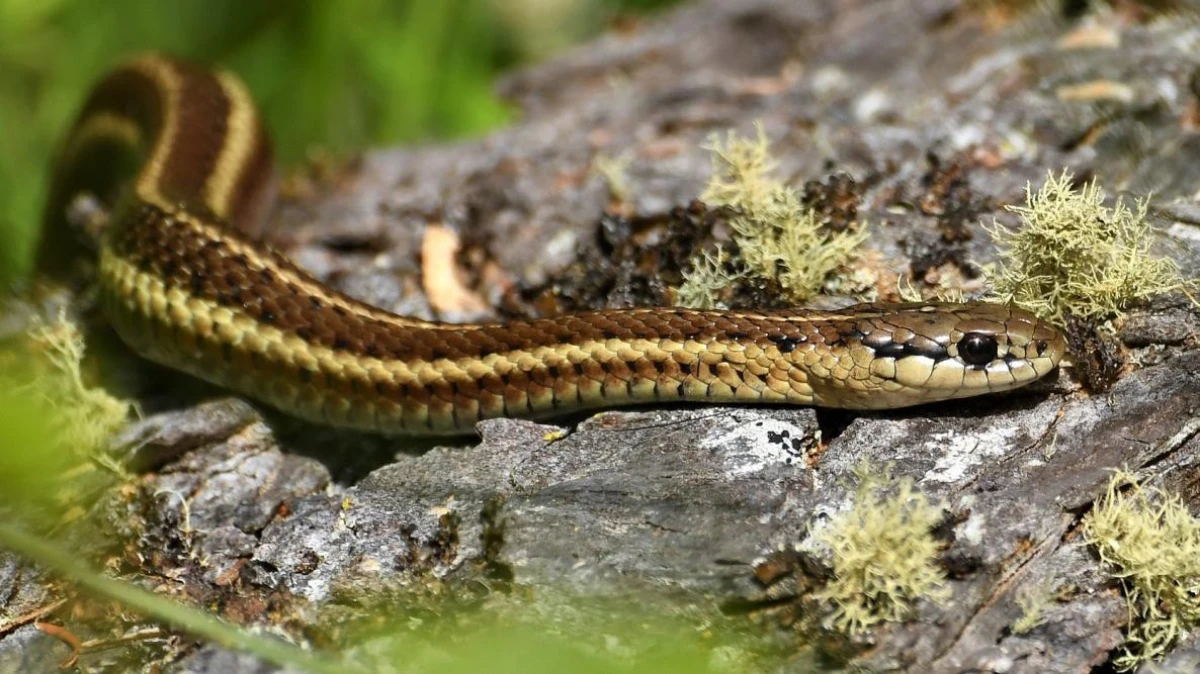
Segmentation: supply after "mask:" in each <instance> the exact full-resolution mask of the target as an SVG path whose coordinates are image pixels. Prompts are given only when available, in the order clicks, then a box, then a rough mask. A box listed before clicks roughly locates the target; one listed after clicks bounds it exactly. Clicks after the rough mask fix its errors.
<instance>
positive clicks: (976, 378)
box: [848, 303, 1066, 409]
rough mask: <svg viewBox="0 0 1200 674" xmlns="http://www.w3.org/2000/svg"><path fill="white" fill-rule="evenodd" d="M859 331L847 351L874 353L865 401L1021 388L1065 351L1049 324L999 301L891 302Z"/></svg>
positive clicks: (903, 401)
mask: <svg viewBox="0 0 1200 674" xmlns="http://www.w3.org/2000/svg"><path fill="white" fill-rule="evenodd" d="M858 308H859V309H863V308H865V307H858ZM853 333H856V334H855V336H856V337H857V339H855V340H850V341H851V342H852V343H851V344H850V346H849V349H848V351H849V352H850V353H851V354H852V355H855V351H856V350H861V349H864V348H865V349H866V350H869V351H870V352H871V358H870V360H869V361H868V362H867V364H866V367H865V368H864V369H866V370H867V373H869V376H866V377H865V379H864V380H863V382H864V385H863V388H864V389H867V390H869V391H870V392H871V393H872V395H863V396H856V397H857V398H858V399H859V401H860V402H861V403H862V406H863V407H864V408H876V409H878V408H891V407H901V406H904V405H911V404H913V403H914V402H932V401H937V400H949V399H953V398H965V397H968V396H973V395H979V394H983V393H995V392H998V391H1005V390H1008V389H1013V388H1017V387H1019V386H1023V385H1025V384H1028V383H1030V382H1032V381H1034V380H1036V379H1038V378H1040V377H1042V376H1043V375H1045V374H1047V373H1048V372H1050V371H1051V370H1053V369H1054V368H1055V367H1056V366H1057V365H1058V363H1059V361H1060V360H1061V359H1062V357H1063V355H1064V354H1065V352H1066V339H1065V337H1064V336H1063V334H1062V333H1061V332H1059V331H1058V330H1057V329H1056V328H1055V327H1054V326H1052V325H1051V324H1050V323H1048V322H1047V321H1044V320H1042V319H1039V318H1038V317H1037V316H1034V315H1033V314H1031V313H1029V312H1026V311H1023V310H1021V309H1016V308H1013V307H1008V306H1004V305H1000V304H982V303H972V304H940V303H932V304H910V305H899V306H897V305H890V306H888V308H887V311H880V312H878V313H874V314H867V317H865V318H863V319H861V320H859V321H857V322H856V324H855V326H854V329H853ZM853 342H857V343H853ZM857 355H859V356H860V358H859V359H856V362H862V360H865V359H863V358H862V357H861V354H857ZM867 373H864V374H867Z"/></svg>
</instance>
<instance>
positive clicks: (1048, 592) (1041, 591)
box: [1009, 583, 1055, 634]
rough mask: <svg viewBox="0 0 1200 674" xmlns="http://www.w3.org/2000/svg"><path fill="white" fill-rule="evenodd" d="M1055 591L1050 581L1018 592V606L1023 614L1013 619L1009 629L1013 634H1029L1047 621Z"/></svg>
mask: <svg viewBox="0 0 1200 674" xmlns="http://www.w3.org/2000/svg"><path fill="white" fill-rule="evenodd" d="M1054 598H1055V592H1054V588H1053V586H1052V585H1051V584H1050V583H1043V584H1039V585H1032V586H1029V587H1026V588H1023V589H1022V590H1021V591H1019V592H1018V593H1017V608H1020V609H1021V616H1020V617H1019V618H1017V619H1016V620H1014V621H1013V623H1012V625H1010V626H1009V629H1010V630H1011V631H1012V633H1013V634H1028V633H1030V632H1032V631H1033V630H1035V629H1037V628H1038V627H1039V626H1041V625H1042V624H1043V623H1045V622H1046V609H1047V608H1049V607H1050V605H1051V603H1052V602H1053V601H1054Z"/></svg>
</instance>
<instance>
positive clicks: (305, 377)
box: [296, 367, 312, 384]
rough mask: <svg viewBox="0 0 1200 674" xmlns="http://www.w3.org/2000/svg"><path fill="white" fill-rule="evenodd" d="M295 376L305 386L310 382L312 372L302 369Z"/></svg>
mask: <svg viewBox="0 0 1200 674" xmlns="http://www.w3.org/2000/svg"><path fill="white" fill-rule="evenodd" d="M296 376H297V377H299V378H300V381H302V382H304V383H305V384H307V383H309V382H310V381H312V370H309V369H306V368H303V367H302V368H300V370H299V371H297V373H296Z"/></svg>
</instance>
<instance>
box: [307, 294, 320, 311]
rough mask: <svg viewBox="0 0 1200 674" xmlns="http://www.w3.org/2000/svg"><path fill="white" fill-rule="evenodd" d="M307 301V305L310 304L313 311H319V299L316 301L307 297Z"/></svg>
mask: <svg viewBox="0 0 1200 674" xmlns="http://www.w3.org/2000/svg"><path fill="white" fill-rule="evenodd" d="M308 301H309V303H310V304H312V305H313V309H320V308H321V300H319V299H317V298H315V297H309V298H308Z"/></svg>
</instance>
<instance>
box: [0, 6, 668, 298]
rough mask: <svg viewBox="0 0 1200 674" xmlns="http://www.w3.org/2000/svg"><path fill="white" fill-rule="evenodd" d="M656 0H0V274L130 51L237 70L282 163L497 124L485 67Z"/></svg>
mask: <svg viewBox="0 0 1200 674" xmlns="http://www.w3.org/2000/svg"><path fill="white" fill-rule="evenodd" d="M672 1H673V0H428V1H424V0H347V1H345V2H339V1H337V0H290V1H287V2H280V1H278V0H170V1H169V2H148V1H146V0H0V241H4V245H3V246H0V265H3V270H4V272H6V273H3V274H0V280H3V279H5V278H13V277H19V276H22V275H23V274H24V273H26V272H27V271H28V261H29V255H30V250H31V246H32V245H33V242H34V240H35V238H36V229H37V226H38V223H39V221H40V218H41V210H42V200H43V198H44V185H45V180H46V177H47V174H48V172H49V170H50V164H51V158H52V156H53V151H54V147H55V143H56V142H57V140H58V139H59V138H60V137H61V135H62V133H63V131H64V130H65V128H66V126H67V125H68V124H69V123H70V121H71V119H72V118H73V116H74V114H75V112H76V109H77V108H78V106H79V104H80V102H81V100H82V99H83V97H84V96H85V95H86V93H87V89H88V87H89V86H90V85H91V83H92V82H93V81H94V80H95V79H96V78H97V77H98V76H99V75H100V74H101V73H103V72H104V71H105V70H106V69H107V68H109V67H111V66H112V64H113V63H114V62H116V61H118V60H119V59H120V58H121V57H122V56H125V55H127V54H129V53H131V52H137V51H142V50H147V49H155V50H163V51H169V52H171V53H173V54H176V55H179V56H183V57H186V58H189V59H193V60H196V61H199V62H201V63H210V64H218V63H219V64H221V65H223V66H226V67H228V68H230V69H232V70H234V71H236V72H238V73H239V74H241V75H242V76H243V77H244V78H245V79H246V81H247V82H248V84H249V86H250V89H251V91H252V92H253V94H254V96H255V99H256V100H257V101H258V102H259V104H260V106H261V107H262V110H263V113H264V114H265V116H266V118H267V126H268V128H269V129H270V130H271V133H272V136H273V138H274V140H275V143H276V149H277V152H278V156H279V157H280V159H281V160H282V161H283V163H284V164H285V165H287V164H294V163H295V162H296V161H298V160H301V159H302V158H303V157H304V156H305V154H306V153H307V152H308V151H310V149H312V148H314V147H321V148H325V149H328V150H330V151H333V152H335V153H346V152H351V151H353V150H356V149H360V148H364V147H368V146H378V145H387V144H396V143H405V142H412V141H416V140H427V139H439V138H450V137H455V136H462V135H470V134H479V133H483V132H484V131H486V130H488V129H490V128H493V127H495V126H498V125H502V124H504V123H505V122H506V121H508V120H509V119H510V117H511V116H512V111H511V110H509V109H508V108H506V106H505V105H504V104H503V103H502V102H501V101H499V100H497V99H496V98H495V97H493V96H492V93H491V87H492V82H493V80H494V78H495V76H496V74H497V73H498V72H500V71H502V70H505V69H508V68H511V67H514V66H516V65H519V64H521V63H524V62H528V61H531V60H536V59H539V58H543V57H546V56H548V55H549V54H551V53H553V52H554V51H556V50H559V49H562V48H564V47H566V46H569V45H570V44H572V43H574V42H577V41H579V40H581V39H583V38H585V37H587V36H589V35H592V34H594V33H597V32H599V31H601V30H603V29H604V28H605V26H606V25H608V24H609V23H610V22H612V21H613V20H614V19H615V18H617V17H619V16H621V15H624V14H628V13H635V12H637V13H640V12H645V11H650V10H654V9H657V8H659V7H661V6H664V5H667V4H670V3H671V2H672Z"/></svg>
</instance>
